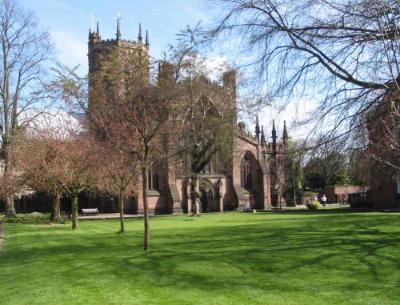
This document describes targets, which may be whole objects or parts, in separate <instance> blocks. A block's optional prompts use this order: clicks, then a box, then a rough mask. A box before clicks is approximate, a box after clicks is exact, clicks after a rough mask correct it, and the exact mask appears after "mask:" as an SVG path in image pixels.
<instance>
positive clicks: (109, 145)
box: [90, 120, 138, 233]
mask: <svg viewBox="0 0 400 305" xmlns="http://www.w3.org/2000/svg"><path fill="white" fill-rule="evenodd" d="M112 123H117V124H113V125H114V126H113V128H114V129H115V128H118V126H121V125H120V124H118V122H116V121H114V120H113V121H112V122H110V124H112ZM115 131H117V130H115ZM124 132H125V131H124V130H119V131H117V132H116V133H115V136H116V138H114V139H113V140H112V141H107V140H104V139H98V138H97V139H94V140H93V141H92V148H91V153H90V155H91V159H92V162H91V163H92V164H91V167H92V170H93V171H95V172H96V177H97V179H96V181H97V183H96V185H97V187H98V189H100V190H102V191H105V192H107V193H110V194H112V195H113V196H116V197H118V209H119V213H120V232H121V233H123V232H125V223H124V198H125V197H126V196H128V195H130V194H132V192H133V191H134V186H135V183H136V182H137V181H136V179H137V176H138V172H137V167H138V164H137V160H136V159H135V157H134V156H133V155H132V154H130V153H127V152H126V151H125V147H124V146H123V145H124V143H123V138H121V137H120V135H123V134H124Z"/></svg>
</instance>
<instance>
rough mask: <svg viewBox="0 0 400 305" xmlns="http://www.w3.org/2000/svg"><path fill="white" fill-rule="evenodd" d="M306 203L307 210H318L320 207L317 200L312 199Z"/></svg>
mask: <svg viewBox="0 0 400 305" xmlns="http://www.w3.org/2000/svg"><path fill="white" fill-rule="evenodd" d="M306 205H307V208H308V209H309V210H318V209H319V208H320V207H321V205H320V203H319V201H318V200H313V201H311V203H307V204H306Z"/></svg>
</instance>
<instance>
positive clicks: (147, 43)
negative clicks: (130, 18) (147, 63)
mask: <svg viewBox="0 0 400 305" xmlns="http://www.w3.org/2000/svg"><path fill="white" fill-rule="evenodd" d="M145 46H146V47H147V48H148V47H149V46H150V42H149V31H148V30H146V43H145Z"/></svg>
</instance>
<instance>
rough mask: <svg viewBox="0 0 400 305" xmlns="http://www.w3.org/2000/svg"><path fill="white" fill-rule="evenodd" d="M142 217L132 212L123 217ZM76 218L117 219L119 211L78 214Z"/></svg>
mask: <svg viewBox="0 0 400 305" xmlns="http://www.w3.org/2000/svg"><path fill="white" fill-rule="evenodd" d="M137 217H143V215H133V214H125V215H124V218H137ZM78 219H86V220H87V219H119V213H108V214H99V215H92V216H79V217H78Z"/></svg>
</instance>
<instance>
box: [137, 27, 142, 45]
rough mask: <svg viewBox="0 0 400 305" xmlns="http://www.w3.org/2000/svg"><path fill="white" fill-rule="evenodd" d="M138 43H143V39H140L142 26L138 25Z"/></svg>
mask: <svg viewBox="0 0 400 305" xmlns="http://www.w3.org/2000/svg"><path fill="white" fill-rule="evenodd" d="M137 39H138V42H140V43H141V42H142V41H143V37H142V24H141V23H139V33H138V38H137Z"/></svg>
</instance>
